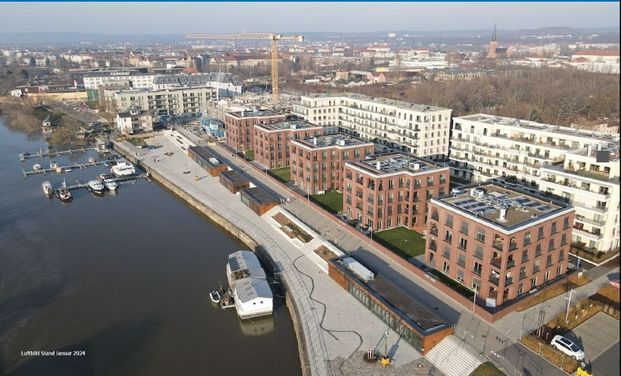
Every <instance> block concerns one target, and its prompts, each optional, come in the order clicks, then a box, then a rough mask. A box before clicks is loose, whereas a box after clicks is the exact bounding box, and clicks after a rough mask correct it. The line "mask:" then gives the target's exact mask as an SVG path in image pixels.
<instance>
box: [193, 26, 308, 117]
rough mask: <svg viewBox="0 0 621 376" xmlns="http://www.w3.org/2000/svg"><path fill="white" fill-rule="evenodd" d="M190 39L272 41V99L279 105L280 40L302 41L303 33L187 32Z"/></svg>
mask: <svg viewBox="0 0 621 376" xmlns="http://www.w3.org/2000/svg"><path fill="white" fill-rule="evenodd" d="M185 37H186V38H188V39H216V40H233V41H237V40H270V41H272V101H273V102H274V106H276V105H278V96H279V92H278V41H280V40H295V41H298V42H302V41H303V40H304V36H302V35H282V34H272V33H239V34H200V33H191V34H186V35H185Z"/></svg>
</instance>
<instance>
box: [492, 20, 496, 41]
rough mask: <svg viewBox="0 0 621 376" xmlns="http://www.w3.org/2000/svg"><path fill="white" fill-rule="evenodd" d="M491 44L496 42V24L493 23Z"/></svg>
mask: <svg viewBox="0 0 621 376" xmlns="http://www.w3.org/2000/svg"><path fill="white" fill-rule="evenodd" d="M492 42H496V23H494V33H493V34H492Z"/></svg>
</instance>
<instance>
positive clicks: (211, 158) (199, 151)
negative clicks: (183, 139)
mask: <svg viewBox="0 0 621 376" xmlns="http://www.w3.org/2000/svg"><path fill="white" fill-rule="evenodd" d="M190 152H192V153H194V154H196V155H198V156H199V157H201V158H202V159H203V161H204V162H205V163H207V164H209V165H211V166H214V167H215V166H218V165H221V164H222V162H220V160H219V159H218V158H216V156H215V155H214V154H212V153H211V152H209V150H207V149H206V148H205V147H203V146H190Z"/></svg>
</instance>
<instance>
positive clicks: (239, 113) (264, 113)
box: [227, 110, 285, 118]
mask: <svg viewBox="0 0 621 376" xmlns="http://www.w3.org/2000/svg"><path fill="white" fill-rule="evenodd" d="M227 115H231V116H235V117H237V118H244V117H264V116H265V117H267V116H285V115H283V114H279V113H277V112H274V111H271V110H252V111H234V112H227Z"/></svg>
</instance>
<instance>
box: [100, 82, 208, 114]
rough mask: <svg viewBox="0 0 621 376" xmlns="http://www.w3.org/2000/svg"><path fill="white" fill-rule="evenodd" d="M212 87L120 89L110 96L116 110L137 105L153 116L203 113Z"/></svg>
mask: <svg viewBox="0 0 621 376" xmlns="http://www.w3.org/2000/svg"><path fill="white" fill-rule="evenodd" d="M215 90H216V89H214V88H212V87H188V88H176V89H165V90H144V89H141V90H120V91H114V92H113V93H112V95H108V94H106V97H108V96H109V97H110V98H111V99H112V100H113V102H114V104H115V105H116V108H117V109H118V110H121V111H124V110H127V109H128V108H130V107H132V106H133V107H138V108H140V109H141V110H143V111H149V112H150V113H151V114H153V116H161V115H184V114H193V115H198V114H202V113H205V111H206V108H207V103H208V101H209V100H210V99H211V98H213V97H214V95H215Z"/></svg>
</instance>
